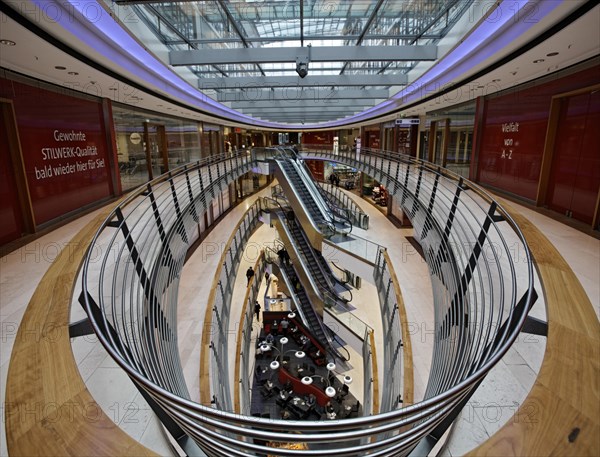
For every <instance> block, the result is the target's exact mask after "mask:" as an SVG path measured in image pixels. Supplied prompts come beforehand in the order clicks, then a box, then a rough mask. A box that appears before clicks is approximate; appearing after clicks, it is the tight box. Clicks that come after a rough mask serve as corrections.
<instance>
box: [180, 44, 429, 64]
mask: <svg viewBox="0 0 600 457" xmlns="http://www.w3.org/2000/svg"><path fill="white" fill-rule="evenodd" d="M437 49H438V48H437V46H433V45H425V46H416V45H415V46H356V47H349V46H314V47H310V48H308V47H304V48H302V47H288V48H230V49H192V50H188V51H170V52H169V62H170V64H171V65H173V66H181V65H220V64H238V63H279V62H296V59H297V58H299V57H300V58H302V57H308V58H309V61H311V62H332V61H349V62H366V61H403V60H408V61H413V60H435V59H436V58H437V53H438V52H437Z"/></svg>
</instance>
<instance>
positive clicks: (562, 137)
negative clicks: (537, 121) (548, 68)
mask: <svg viewBox="0 0 600 457" xmlns="http://www.w3.org/2000/svg"><path fill="white" fill-rule="evenodd" d="M599 125H600V92H595V93H593V94H590V93H586V94H581V95H577V96H573V97H569V98H566V99H564V100H563V101H562V104H561V110H560V116H559V125H558V129H557V133H556V141H555V147H554V155H553V160H552V169H551V175H550V182H549V185H548V197H547V203H548V206H549V207H550V208H551V209H553V210H555V211H558V212H560V213H563V214H566V213H567V212H568V211H570V212H572V215H573V217H574V218H576V219H578V220H581V221H583V222H586V223H588V224H591V223H592V219H593V217H594V211H595V208H596V199H597V198H598V187H599V185H600V153H599V152H598V151H600V129H599V128H598V126H599Z"/></svg>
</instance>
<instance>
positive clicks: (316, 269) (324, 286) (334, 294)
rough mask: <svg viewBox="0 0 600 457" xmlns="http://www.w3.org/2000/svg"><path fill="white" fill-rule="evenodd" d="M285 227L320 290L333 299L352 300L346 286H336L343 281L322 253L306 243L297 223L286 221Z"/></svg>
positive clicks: (345, 301) (346, 301)
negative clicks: (337, 276) (332, 269)
mask: <svg viewBox="0 0 600 457" xmlns="http://www.w3.org/2000/svg"><path fill="white" fill-rule="evenodd" d="M287 227H288V229H289V232H290V234H291V236H292V239H293V242H294V243H295V245H296V247H297V251H298V253H299V255H301V256H302V257H303V260H304V262H303V264H304V265H306V269H307V270H308V273H309V274H310V275H311V277H312V278H313V279H314V280H315V282H316V283H317V284H318V286H319V288H320V289H321V291H327V292H328V294H327V295H328V296H329V297H330V298H331V299H333V300H334V301H337V300H338V299H339V300H341V301H342V302H344V303H348V302H349V301H350V300H352V292H351V291H350V289H349V288H348V287H343V290H342V289H340V288H339V287H336V286H338V285H342V286H343V283H342V282H341V281H340V280H338V279H337V278H336V277H335V275H334V274H333V272H332V271H331V268H330V267H329V264H328V263H327V260H326V259H325V258H324V257H323V255H322V254H321V253H320V252H318V251H316V250H315V249H313V248H312V246H310V245H309V244H308V241H307V240H306V238H305V236H304V233H303V232H302V228H301V227H300V226H299V225H298V224H293V223H292V224H289V223H288V224H287ZM343 292H349V293H350V298H343V297H341V296H340V294H341V293H343Z"/></svg>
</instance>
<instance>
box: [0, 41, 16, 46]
mask: <svg viewBox="0 0 600 457" xmlns="http://www.w3.org/2000/svg"><path fill="white" fill-rule="evenodd" d="M0 43H2V44H3V45H5V46H14V45H16V44H17V43H15V42H14V41H13V40H0Z"/></svg>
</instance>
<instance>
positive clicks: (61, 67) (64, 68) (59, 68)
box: [54, 65, 67, 70]
mask: <svg viewBox="0 0 600 457" xmlns="http://www.w3.org/2000/svg"><path fill="white" fill-rule="evenodd" d="M54 68H56V69H57V70H66V69H67V67H63V66H62V65H57V66H56V67H54Z"/></svg>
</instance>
